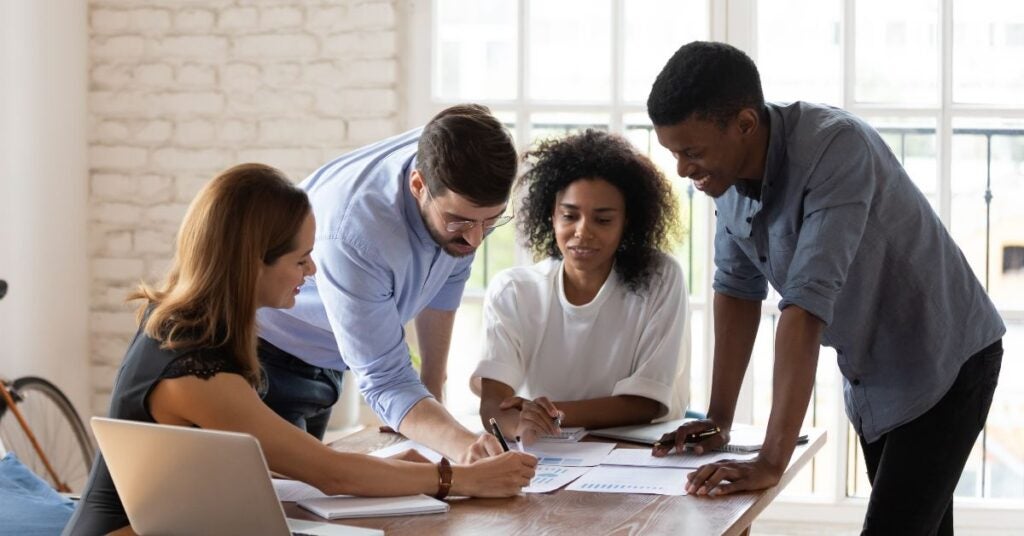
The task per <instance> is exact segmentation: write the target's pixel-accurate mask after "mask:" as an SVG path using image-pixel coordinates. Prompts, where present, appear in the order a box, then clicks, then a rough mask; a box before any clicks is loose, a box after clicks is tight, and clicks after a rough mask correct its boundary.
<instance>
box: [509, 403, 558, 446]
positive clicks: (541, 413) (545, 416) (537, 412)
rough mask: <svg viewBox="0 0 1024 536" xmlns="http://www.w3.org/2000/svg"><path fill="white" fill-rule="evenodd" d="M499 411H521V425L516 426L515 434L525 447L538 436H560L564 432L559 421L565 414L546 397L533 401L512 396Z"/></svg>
mask: <svg viewBox="0 0 1024 536" xmlns="http://www.w3.org/2000/svg"><path fill="white" fill-rule="evenodd" d="M498 409H502V410H508V409H518V410H519V423H518V424H517V425H516V432H515V433H516V436H517V437H519V438H520V439H521V440H522V441H523V444H524V445H532V444H533V442H534V441H536V440H537V437H538V436H542V435H558V434H560V433H561V432H562V429H561V427H560V426H559V425H558V421H559V420H560V419H561V418H562V417H563V416H564V414H563V413H562V412H561V411H559V409H558V408H556V407H555V405H554V403H552V402H551V401H550V400H548V398H547V397H546V396H542V397H538V398H535V399H533V400H527V399H525V398H523V397H519V396H512V397H509V398H506V399H505V400H503V401H502V402H501V405H500V406H498Z"/></svg>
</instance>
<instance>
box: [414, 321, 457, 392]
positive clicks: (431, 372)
mask: <svg viewBox="0 0 1024 536" xmlns="http://www.w3.org/2000/svg"><path fill="white" fill-rule="evenodd" d="M454 325H455V311H441V310H437V309H424V310H423V311H421V312H420V314H419V315H417V316H416V339H417V340H418V341H419V349H420V380H421V381H422V382H423V385H425V386H426V388H427V390H428V391H430V394H432V395H434V398H436V399H437V401H438V402H441V403H444V383H445V380H446V379H447V378H448V349H449V347H450V346H451V339H452V328H453V327H454Z"/></svg>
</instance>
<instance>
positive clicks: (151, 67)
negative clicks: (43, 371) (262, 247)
mask: <svg viewBox="0 0 1024 536" xmlns="http://www.w3.org/2000/svg"><path fill="white" fill-rule="evenodd" d="M396 4H397V0H308V1H301V0H208V1H203V2H195V1H189V2H182V1H179V0H90V3H89V8H90V14H89V35H90V43H89V57H90V72H89V107H90V116H91V127H90V134H89V160H90V176H91V179H90V213H91V216H90V222H89V226H90V227H89V236H90V243H89V251H90V258H91V270H92V289H91V296H92V301H91V315H90V330H91V339H92V341H91V356H92V370H91V374H90V376H91V378H92V385H93V404H92V408H91V409H92V411H93V412H94V413H104V412H105V411H106V409H107V404H108V401H109V392H110V389H111V387H112V384H113V377H114V374H115V373H116V371H117V366H118V365H119V363H120V361H121V359H122V357H123V356H124V351H125V349H126V348H127V346H128V343H129V341H130V340H131V336H132V335H133V334H134V313H133V312H134V309H133V308H132V307H131V306H127V305H125V304H124V303H123V301H124V298H125V296H126V294H127V293H128V292H129V291H131V290H132V289H133V287H134V285H135V284H136V283H137V282H138V281H139V280H140V279H147V280H149V281H150V282H154V283H156V282H157V281H155V280H154V278H156V277H160V276H162V275H163V273H164V271H165V270H166V269H167V267H168V266H169V263H170V257H171V255H172V253H173V246H174V240H175V233H176V230H177V227H178V225H179V223H180V221H181V217H182V216H183V215H184V212H185V209H186V208H187V205H188V203H189V202H190V201H191V199H192V197H193V196H194V195H195V193H196V192H197V191H198V189H199V188H200V187H201V186H202V185H203V184H204V183H205V182H206V180H208V179H209V178H210V177H211V176H213V175H214V174H215V173H216V172H218V171H219V170H221V169H224V168H226V167H228V166H231V165H234V164H236V163H240V162H246V161H259V162H264V163H267V164H270V165H273V166H277V167H280V168H281V169H283V170H284V171H285V173H287V174H288V175H289V176H290V177H291V178H292V179H293V180H296V181H298V180H301V179H303V178H305V177H306V175H308V174H309V173H310V172H312V171H313V170H314V169H315V168H316V167H318V166H319V165H321V164H322V163H324V162H325V161H326V160H327V159H329V158H331V157H333V156H335V155H337V154H340V153H341V152H343V151H344V150H346V149H350V148H353V147H355V146H358V145H359V144H362V143H365V142H368V141H372V140H375V139H379V138H382V137H385V136H389V135H392V134H395V133H397V131H398V128H399V121H398V108H399V102H400V96H399V87H398V82H399V80H398V76H399V75H398V73H399V64H398V58H397V50H398V37H397V36H398V35H399V33H398V32H399V29H398V27H397V24H398V23H397V20H398V14H397V13H396Z"/></svg>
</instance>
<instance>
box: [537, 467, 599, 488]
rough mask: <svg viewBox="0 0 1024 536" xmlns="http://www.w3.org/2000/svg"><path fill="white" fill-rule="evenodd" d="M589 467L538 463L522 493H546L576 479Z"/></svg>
mask: <svg viewBox="0 0 1024 536" xmlns="http://www.w3.org/2000/svg"><path fill="white" fill-rule="evenodd" d="M589 470H590V468H589V467H559V466H557V465H538V466H537V473H536V474H535V475H533V480H531V481H530V485H529V486H527V487H525V488H523V492H524V493H547V492H549V491H555V490H556V489H558V488H560V487H562V486H564V485H566V484H568V483H569V482H572V481H573V480H576V479H577V478H579V477H580V475H582V474H584V473H586V472H587V471H589Z"/></svg>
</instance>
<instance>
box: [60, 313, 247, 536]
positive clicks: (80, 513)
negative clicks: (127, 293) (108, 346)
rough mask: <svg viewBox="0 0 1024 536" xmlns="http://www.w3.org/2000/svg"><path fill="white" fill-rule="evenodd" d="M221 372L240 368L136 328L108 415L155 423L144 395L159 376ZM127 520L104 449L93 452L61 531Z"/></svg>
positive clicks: (219, 353) (95, 529)
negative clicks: (163, 343)
mask: <svg viewBox="0 0 1024 536" xmlns="http://www.w3.org/2000/svg"><path fill="white" fill-rule="evenodd" d="M220 372H229V373H234V374H241V373H242V371H241V368H240V367H239V366H238V364H237V363H236V362H235V361H234V360H233V359H231V358H230V356H229V355H228V354H227V353H226V352H224V351H223V350H222V349H219V348H215V349H190V350H186V351H180V350H179V351H176V350H166V349H161V348H160V341H157V340H156V339H153V338H150V337H149V336H148V335H146V334H145V332H143V330H142V328H141V327H140V328H139V331H138V333H136V334H135V339H134V340H133V341H132V344H131V346H129V348H128V353H127V354H126V355H125V358H124V362H123V363H122V364H121V369H120V370H119V371H118V373H117V381H116V382H115V383H114V390H113V393H111V400H110V417H112V418H115V419H127V420H133V421H142V422H156V421H155V420H154V419H153V416H152V415H150V413H149V408H148V404H147V398H148V397H149V393H150V392H152V391H153V387H155V386H156V384H157V383H158V382H160V380H164V379H171V378H179V377H182V376H197V377H199V378H203V379H208V378H211V377H213V376H214V375H215V374H217V373H220ZM126 525H128V516H127V514H126V513H125V511H124V506H122V504H121V498H120V497H119V496H118V495H117V490H115V489H114V482H113V480H111V478H110V471H109V470H108V469H107V464H106V462H105V461H104V460H103V455H102V453H97V455H96V460H95V463H93V467H92V473H91V474H90V475H89V480H88V482H87V483H86V486H85V491H84V492H83V493H82V498H81V500H80V501H79V503H78V506H77V507H76V508H75V513H74V515H73V516H72V517H71V521H70V522H69V523H68V525H67V527H66V528H65V529H64V534H65V535H84V536H94V535H97V534H106V533H108V532H110V531H113V530H117V529H119V528H121V527H124V526H126Z"/></svg>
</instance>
